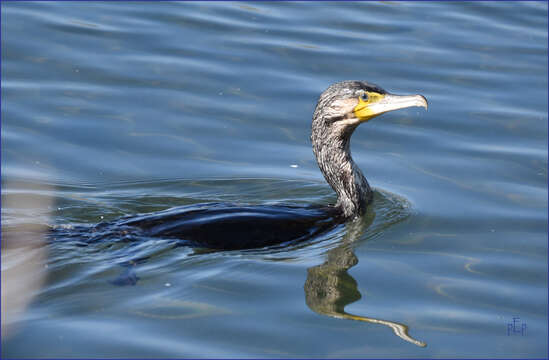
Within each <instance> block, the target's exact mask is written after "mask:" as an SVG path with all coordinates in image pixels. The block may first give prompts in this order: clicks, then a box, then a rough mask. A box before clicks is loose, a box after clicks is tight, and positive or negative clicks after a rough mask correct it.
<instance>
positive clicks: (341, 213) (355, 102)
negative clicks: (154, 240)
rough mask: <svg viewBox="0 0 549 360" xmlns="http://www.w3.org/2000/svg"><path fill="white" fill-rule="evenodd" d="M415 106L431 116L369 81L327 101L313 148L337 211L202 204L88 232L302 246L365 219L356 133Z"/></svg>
mask: <svg viewBox="0 0 549 360" xmlns="http://www.w3.org/2000/svg"><path fill="white" fill-rule="evenodd" d="M411 106H422V107H425V108H427V101H426V100H425V98H424V97H423V96H421V95H409V96H401V95H392V94H389V93H387V92H386V91H385V90H383V89H381V88H380V87H379V86H376V85H373V84H369V83H366V82H362V81H343V82H339V83H335V84H333V85H331V86H330V87H328V88H327V89H326V90H325V91H324V92H323V93H322V94H321V95H320V98H319V100H318V103H317V106H316V109H315V111H314V114H313V121H312V131H311V141H312V145H313V152H314V154H315V156H316V159H317V162H318V166H319V168H320V170H321V172H322V174H323V175H324V177H325V179H326V181H327V182H328V183H329V184H330V186H331V187H332V189H333V190H334V191H335V192H336V194H337V203H336V204H334V205H330V206H329V205H326V206H309V207H298V206H274V205H269V206H260V205H255V206H242V205H232V204H219V203H210V204H195V205H190V206H182V207H177V208H172V209H168V210H165V211H160V212H155V213H150V214H140V215H135V216H129V217H124V218H121V219H118V220H115V221H113V222H110V223H101V224H98V225H96V226H94V227H93V228H91V229H89V230H90V231H89V232H90V234H89V237H88V238H89V240H90V241H93V240H94V239H95V240H98V239H101V238H104V237H108V238H110V237H113V236H115V237H116V236H125V235H127V234H135V233H139V234H140V235H144V236H154V237H162V238H172V239H178V240H180V241H182V242H183V243H185V244H188V245H194V246H199V247H205V248H213V249H227V250H230V249H248V248H261V247H266V246H271V245H275V244H284V243H288V242H295V241H302V240H305V239H307V238H310V237H312V236H314V235H316V234H318V233H321V232H325V231H327V230H329V229H331V228H333V227H334V226H336V225H338V224H340V223H342V222H344V221H346V220H348V219H352V218H355V217H357V216H361V215H363V214H364V213H365V211H366V209H367V207H368V205H369V204H370V203H371V202H372V199H373V192H372V190H371V188H370V186H369V184H368V182H367V181H366V178H365V177H364V175H363V174H362V172H361V171H360V169H359V168H358V166H357V165H356V164H355V162H354V161H353V159H352V157H351V150H350V140H351V135H352V134H353V132H354V130H355V129H356V128H357V126H358V125H360V124H361V123H363V122H366V121H368V120H370V119H372V118H374V117H375V116H377V115H380V114H382V113H385V112H388V111H392V110H396V109H402V108H407V107H411ZM80 239H82V238H80Z"/></svg>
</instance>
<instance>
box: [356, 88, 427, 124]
mask: <svg viewBox="0 0 549 360" xmlns="http://www.w3.org/2000/svg"><path fill="white" fill-rule="evenodd" d="M412 106H421V107H424V108H425V110H427V107H428V104H427V99H425V97H424V96H423V95H392V94H384V95H383V96H382V97H381V98H380V99H379V100H377V101H375V102H371V103H361V104H359V105H357V106H356V107H355V109H354V113H355V116H356V117H357V118H358V119H359V120H360V122H365V121H368V120H370V119H372V118H374V117H376V116H378V115H381V114H383V113H386V112H388V111H393V110H398V109H404V108H408V107H412Z"/></svg>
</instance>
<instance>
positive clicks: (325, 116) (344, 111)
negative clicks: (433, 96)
mask: <svg viewBox="0 0 549 360" xmlns="http://www.w3.org/2000/svg"><path fill="white" fill-rule="evenodd" d="M412 106H421V107H424V108H425V109H427V100H426V99H425V97H423V96H422V95H394V94H390V93H388V92H387V91H385V90H383V89H382V88H381V87H379V86H377V85H375V84H370V83H367V82H364V81H342V82H338V83H335V84H333V85H331V86H330V87H328V88H327V89H326V90H325V91H324V92H323V93H322V94H321V95H320V98H319V100H318V104H317V106H316V109H315V113H314V116H313V133H314V128H315V126H316V127H323V128H324V129H331V131H330V132H331V133H337V132H341V133H343V134H345V133H347V132H348V131H350V132H352V131H353V130H354V129H355V128H356V127H357V126H358V125H359V124H361V123H364V122H367V121H370V120H371V119H373V118H374V117H376V116H378V115H381V114H384V113H386V112H389V111H393V110H398V109H404V108H408V107H412ZM336 130H338V131H336Z"/></svg>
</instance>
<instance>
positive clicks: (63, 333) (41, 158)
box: [1, 2, 548, 358]
mask: <svg viewBox="0 0 549 360" xmlns="http://www.w3.org/2000/svg"><path fill="white" fill-rule="evenodd" d="M1 10H2V28H1V30H2V113H1V115H2V129H1V130H2V148H1V150H2V168H1V170H2V227H3V232H4V236H3V239H2V240H3V245H4V246H5V248H4V249H3V257H2V280H3V286H8V285H11V286H12V288H10V289H12V290H10V291H8V290H5V289H7V288H3V298H2V300H3V305H6V304H8V305H10V306H11V305H12V304H14V303H18V305H24V304H25V303H26V302H28V307H26V309H25V310H24V308H23V307H21V308H20V309H19V310H21V311H20V312H19V313H18V314H17V315H13V316H11V317H9V318H4V311H2V314H3V318H2V321H3V323H4V324H7V325H9V327H7V328H6V329H7V330H6V329H5V328H4V327H3V334H4V335H5V336H4V337H3V339H2V356H3V357H362V358H363V357H377V358H379V357H420V358H424V357H434V356H437V357H515V358H516V357H522V358H528V357H530V358H531V357H538V358H539V357H545V356H547V335H548V331H547V215H548V213H547V180H548V179H547V130H548V128H547V123H548V119H547V95H548V94H547V3H546V2H505V3H497V2H486V3H468V2H455V3H454V2H452V3H450V2H439V3H437V2H361V3H354V2H345V3H330V2H321V3H300V2H292V3H274V2H273V3H270V2H260V3H250V2H241V3H236V2H235V3H233V2H215V3H207V2H197V3H187V2H185V3H183V2H166V3H146V2H136V3H121V2H117V3H107V2H78V3H76V2H75V3H67V2H58V3H56V2H35V3H19V2H18V3H15V2H2V4H1ZM346 79H358V80H367V81H370V82H374V83H377V84H378V85H380V86H382V87H383V88H385V89H386V90H388V91H390V92H394V93H400V94H407V93H421V94H423V95H424V96H425V97H427V98H428V100H429V102H430V107H429V111H428V112H427V113H426V112H424V111H423V110H422V109H416V108H413V109H407V110H401V111H398V112H394V113H389V114H385V115H383V116H381V117H379V118H377V119H374V120H372V121H371V122H369V123H367V124H364V125H362V126H361V127H360V128H358V129H357V131H356V132H355V134H354V135H353V140H352V151H353V157H354V159H355V161H356V162H357V164H358V165H359V166H360V168H361V169H362V170H363V172H364V173H365V175H366V177H367V178H368V179H369V181H370V183H371V185H372V186H373V187H374V188H375V189H376V199H375V203H374V205H373V207H372V208H371V209H370V211H369V212H368V214H367V215H366V216H365V217H364V218H361V219H358V220H357V221H355V222H351V223H348V224H346V225H344V226H340V227H338V228H336V229H334V230H333V231H331V232H329V233H326V234H323V235H322V236H319V237H316V238H314V239H311V240H310V241H308V242H306V243H302V244H295V245H293V246H288V247H286V248H283V249H260V250H253V251H240V252H208V251H201V250H199V249H191V248H188V247H175V248H174V247H173V244H172V243H170V241H167V240H166V239H146V240H144V241H141V242H131V243H127V242H123V241H120V242H113V243H98V244H93V245H89V246H83V244H81V243H80V242H78V241H74V242H70V241H57V242H55V241H54V242H47V243H46V244H41V243H40V242H41V241H42V237H41V236H40V235H39V233H37V230H40V229H43V228H42V227H41V225H44V224H48V225H58V226H67V227H71V226H77V225H91V224H95V223H98V222H101V221H109V220H113V219H116V218H118V217H120V216H124V215H129V214H136V213H144V212H152V211H158V210H164V209H167V208H170V207H173V206H182V205H188V204H196V203H200V202H210V201H211V202H218V201H223V202H224V201H227V202H239V203H244V204H277V203H290V204H303V205H305V204H328V203H331V202H333V201H334V200H335V195H334V194H333V192H332V190H331V189H330V188H329V186H328V185H327V184H326V183H325V182H324V180H323V178H322V175H321V173H320V172H319V170H318V168H317V166H316V162H315V160H314V157H313V154H312V151H311V145H310V141H309V132H310V120H311V116H312V112H313V110H314V106H315V104H316V100H317V98H318V95H319V94H320V93H321V92H322V91H323V90H324V89H325V88H326V87H327V86H328V85H330V84H331V83H333V82H335V81H340V80H346ZM23 224H24V225H23ZM13 229H18V230H17V231H14V230H13ZM21 229H23V230H21ZM29 241H30V242H31V244H29ZM23 244H24V245H25V246H26V247H25V248H23V249H17V247H18V246H23ZM8 245H9V250H8V249H7V247H8ZM136 257H146V258H147V261H144V262H142V263H138V264H136V265H135V266H132V267H128V266H121V265H120V264H125V263H127V262H128V261H130V260H132V259H135V258H136ZM126 271H129V273H130V275H131V278H132V279H133V280H135V281H133V282H132V281H130V283H133V285H132V284H128V285H126V286H116V285H113V284H112V280H113V279H117V278H118V277H119V276H121V275H124V274H125V272H126ZM8 278H9V279H13V281H12V282H11V283H10V284H8V283H7V281H6V280H7V279H8ZM14 284H22V285H24V286H22V289H19V290H18V291H16V290H13V289H14V288H15V289H16V288H17V286H16V285H14ZM14 286H15V287H14ZM13 294H16V295H13ZM4 296H6V297H4ZM9 296H11V298H10V297H9ZM15 296H17V297H15ZM14 299H17V300H14ZM19 300H21V301H19ZM23 300H25V301H26V302H25V301H23ZM10 301H12V302H10ZM3 310H4V309H3ZM342 314H347V315H342ZM351 316H358V317H361V319H362V320H364V321H352V320H349V319H344V318H342V317H347V318H348V317H351ZM513 318H515V320H513ZM517 318H518V319H517ZM513 321H515V325H516V326H515V328H514V330H515V332H513V331H511V332H509V329H510V327H509V324H512V323H513ZM4 324H3V325H4ZM523 326H524V327H523ZM403 329H407V330H408V334H409V337H407V336H406V335H405V332H404V333H403V331H404V330H403ZM511 329H512V328H511ZM523 329H524V330H523ZM512 330H513V329H512ZM399 334H400V335H399ZM423 343H425V344H426V346H419V345H424V344H423Z"/></svg>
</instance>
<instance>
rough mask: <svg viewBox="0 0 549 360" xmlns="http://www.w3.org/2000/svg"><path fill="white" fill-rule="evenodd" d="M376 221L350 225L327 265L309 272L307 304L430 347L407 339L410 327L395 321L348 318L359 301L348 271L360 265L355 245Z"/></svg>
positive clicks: (326, 313)
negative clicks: (349, 311) (384, 329)
mask: <svg viewBox="0 0 549 360" xmlns="http://www.w3.org/2000/svg"><path fill="white" fill-rule="evenodd" d="M372 221H373V217H370V216H365V217H364V218H362V219H357V220H355V221H352V222H348V223H347V224H346V225H345V226H346V234H345V235H344V237H343V239H342V241H341V243H340V244H339V245H338V246H337V247H336V248H333V249H331V250H329V251H328V252H327V254H326V261H325V262H324V263H323V264H321V265H317V266H313V267H311V268H309V269H308V270H307V280H306V281H305V286H304V289H305V302H306V303H307V306H308V307H309V308H310V309H311V310H313V311H314V312H316V313H318V314H321V315H327V316H331V317H334V318H338V319H350V320H358V321H364V322H368V323H373V324H381V325H385V326H388V327H390V328H391V330H393V332H394V333H395V335H397V336H398V337H400V338H401V339H403V340H406V341H408V342H410V343H412V344H414V345H417V346H421V347H425V346H427V344H426V343H425V342H423V341H419V340H416V339H414V338H412V337H411V336H410V335H408V326H406V325H404V324H400V323H397V322H393V321H388V320H382V319H375V318H371V317H366V316H360V315H354V314H349V313H347V312H346V311H345V306H347V305H349V304H351V303H354V302H356V301H358V300H360V298H361V295H360V292H359V291H358V287H357V282H356V280H355V279H354V278H353V277H352V276H351V275H349V273H348V270H349V269H350V268H352V267H353V266H355V265H356V264H358V258H357V257H356V255H355V254H354V252H353V243H354V242H355V241H357V240H358V239H360V237H361V236H362V235H363V233H364V230H365V229H366V228H367V227H368V226H369V225H370V224H371V223H372Z"/></svg>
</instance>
